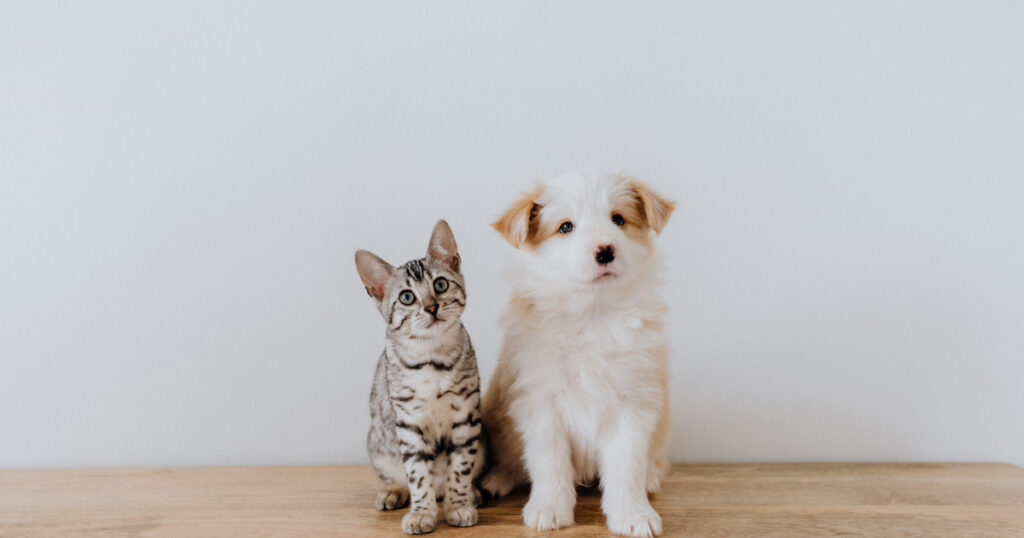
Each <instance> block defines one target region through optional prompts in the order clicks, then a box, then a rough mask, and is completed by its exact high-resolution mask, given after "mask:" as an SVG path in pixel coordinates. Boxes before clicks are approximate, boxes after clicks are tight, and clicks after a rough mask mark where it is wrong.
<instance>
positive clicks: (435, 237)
mask: <svg viewBox="0 0 1024 538" xmlns="http://www.w3.org/2000/svg"><path fill="white" fill-rule="evenodd" d="M427 259H428V260H430V261H433V262H435V263H440V264H443V265H444V266H446V267H448V268H449V269H451V270H452V271H455V272H456V273H458V272H459V266H460V265H462V258H461V257H459V246H458V245H456V244H455V234H453V233H452V229H451V227H450V226H448V222H446V221H445V220H444V219H441V220H439V221H437V224H435V225H434V231H433V232H432V233H431V234H430V245H429V246H428V247H427Z"/></svg>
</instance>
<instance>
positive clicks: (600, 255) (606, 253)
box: [594, 245, 615, 265]
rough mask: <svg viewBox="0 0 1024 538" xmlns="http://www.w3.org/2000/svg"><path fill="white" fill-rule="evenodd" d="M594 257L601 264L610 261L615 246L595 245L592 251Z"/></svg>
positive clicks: (613, 257)
mask: <svg viewBox="0 0 1024 538" xmlns="http://www.w3.org/2000/svg"><path fill="white" fill-rule="evenodd" d="M594 259H595V260H597V263H599V264H601V265H607V264H609V263H612V260H614V259H615V247H613V246H611V245H601V246H599V247H597V251H596V252H595V253H594Z"/></svg>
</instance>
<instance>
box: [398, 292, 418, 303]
mask: <svg viewBox="0 0 1024 538" xmlns="http://www.w3.org/2000/svg"><path fill="white" fill-rule="evenodd" d="M398 300H399V301H401V303H402V304H404V305H410V304H413V303H415V302H416V296H415V295H413V294H412V292H411V291H409V290H403V291H402V293H399V294H398Z"/></svg>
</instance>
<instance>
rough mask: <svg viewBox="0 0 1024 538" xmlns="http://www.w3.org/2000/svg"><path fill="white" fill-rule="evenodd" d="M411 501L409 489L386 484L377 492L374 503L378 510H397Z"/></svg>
mask: <svg viewBox="0 0 1024 538" xmlns="http://www.w3.org/2000/svg"><path fill="white" fill-rule="evenodd" d="M408 503H409V490H407V489H405V488H403V487H402V486H396V485H394V484H391V485H388V486H384V487H383V488H381V490H380V491H379V492H378V493H377V498H376V499H374V501H373V505H374V506H376V507H377V510H395V509H398V508H401V507H403V506H405V505H406V504H408Z"/></svg>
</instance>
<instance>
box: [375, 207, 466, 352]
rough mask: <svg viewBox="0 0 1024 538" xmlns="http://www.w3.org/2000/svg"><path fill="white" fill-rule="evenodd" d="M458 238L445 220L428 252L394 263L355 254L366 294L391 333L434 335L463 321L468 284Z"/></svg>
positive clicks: (407, 335) (436, 232)
mask: <svg viewBox="0 0 1024 538" xmlns="http://www.w3.org/2000/svg"><path fill="white" fill-rule="evenodd" d="M461 261H462V260H461V258H460V257H459V251H458V247H457V246H456V244H455V236H454V235H452V229H451V228H450V227H448V223H447V222H445V221H443V220H440V221H438V222H437V224H436V225H435V226H434V232H433V233H432V234H431V235H430V245H429V246H428V247H427V255H426V257H424V258H420V259H418V260H412V261H410V262H407V263H405V264H404V265H401V266H398V267H392V266H391V265H389V264H388V262H386V261H384V260H382V259H380V258H379V257H377V256H376V255H374V254H373V253H371V252H368V251H365V250H360V251H358V252H356V268H357V269H358V270H359V278H361V279H362V280H363V285H364V286H366V292H367V293H369V294H370V297H373V299H374V300H375V301H376V302H377V309H378V310H380V313H381V314H382V315H383V316H384V320H385V321H386V322H387V324H388V332H389V333H392V332H393V333H396V334H400V335H403V336H406V337H409V338H429V337H430V336H433V335H436V334H440V333H442V332H444V331H445V330H447V329H448V328H450V327H451V326H452V325H453V324H455V323H458V320H459V317H460V316H461V315H462V311H463V310H464V309H465V308H466V291H465V287H464V286H465V283H464V281H463V279H462V273H460V272H459V264H460V263H461Z"/></svg>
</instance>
